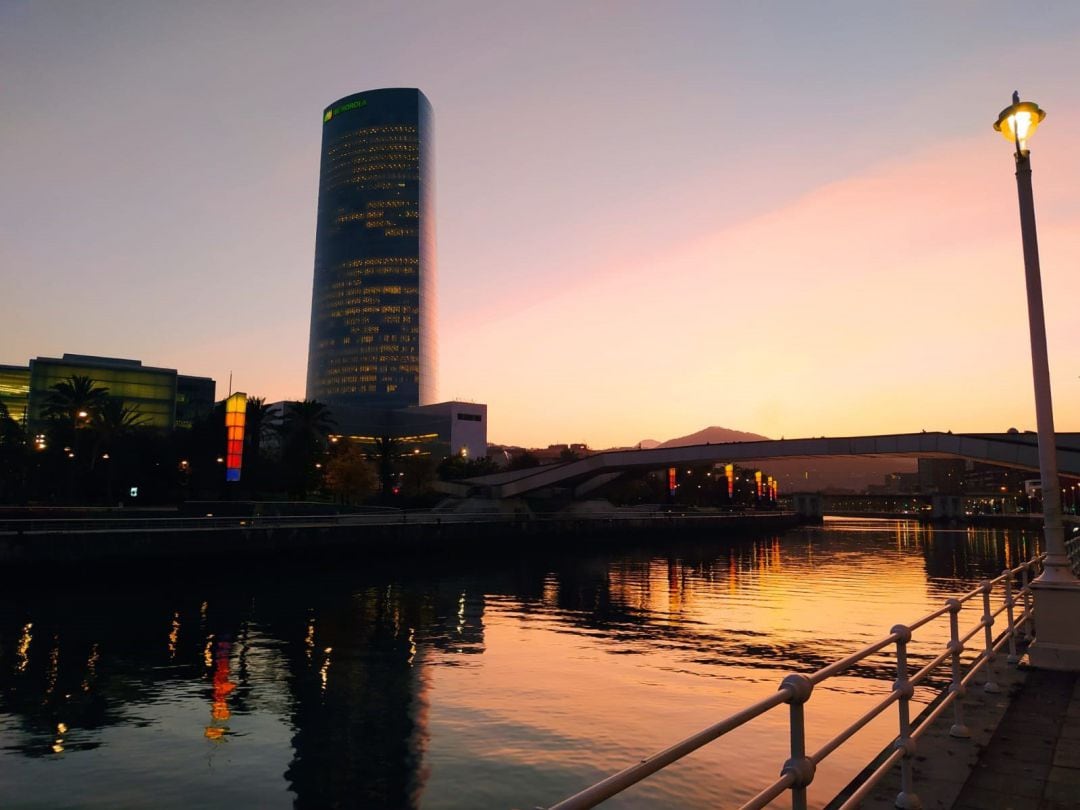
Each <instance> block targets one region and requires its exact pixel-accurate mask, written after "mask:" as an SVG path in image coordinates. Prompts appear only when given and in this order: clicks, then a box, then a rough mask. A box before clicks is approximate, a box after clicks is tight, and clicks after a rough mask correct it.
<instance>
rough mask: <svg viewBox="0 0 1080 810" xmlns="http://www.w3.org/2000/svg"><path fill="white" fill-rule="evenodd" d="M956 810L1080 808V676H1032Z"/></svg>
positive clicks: (1043, 672)
mask: <svg viewBox="0 0 1080 810" xmlns="http://www.w3.org/2000/svg"><path fill="white" fill-rule="evenodd" d="M953 808H954V810H988V809H989V808H1002V810H1005V808H1009V810H1065V808H1070V810H1075V809H1076V808H1080V676H1078V675H1077V674H1076V673H1065V672H1048V671H1046V670H1031V671H1029V672H1028V674H1027V678H1026V679H1025V681H1024V683H1023V684H1022V685H1021V687H1020V689H1019V691H1018V692H1017V693H1016V695H1015V696H1014V697H1013V699H1012V702H1011V703H1010V705H1009V708H1008V710H1007V711H1006V712H1005V716H1004V718H1002V720H1001V723H1000V724H999V725H998V727H997V730H996V731H995V732H994V736H993V737H992V738H991V740H990V744H989V745H988V746H987V747H986V748H985V749H983V750H982V751H981V752H980V755H979V759H978V762H977V763H976V765H975V769H974V770H973V771H972V773H971V775H970V776H969V777H968V779H967V781H966V782H965V783H964V786H963V788H962V789H961V790H960V795H959V796H958V797H957V798H956V802H955V803H954V804H953Z"/></svg>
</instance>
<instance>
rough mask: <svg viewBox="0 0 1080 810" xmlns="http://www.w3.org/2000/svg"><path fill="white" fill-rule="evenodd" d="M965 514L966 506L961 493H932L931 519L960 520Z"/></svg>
mask: <svg viewBox="0 0 1080 810" xmlns="http://www.w3.org/2000/svg"><path fill="white" fill-rule="evenodd" d="M963 516H964V507H963V503H962V502H961V498H960V496H959V495H931V496H930V519H931V520H935V521H937V520H943V521H947V520H960V519H961V518H962V517H963Z"/></svg>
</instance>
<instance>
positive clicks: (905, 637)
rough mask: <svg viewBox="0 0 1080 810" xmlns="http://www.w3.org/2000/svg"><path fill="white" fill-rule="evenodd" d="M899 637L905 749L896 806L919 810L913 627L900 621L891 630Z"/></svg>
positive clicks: (899, 743) (899, 742)
mask: <svg viewBox="0 0 1080 810" xmlns="http://www.w3.org/2000/svg"><path fill="white" fill-rule="evenodd" d="M889 632H890V633H891V634H893V635H895V636H897V639H896V682H895V683H894V684H893V691H894V692H896V693H897V694H899V695H900V700H899V702H898V703H897V706H898V707H899V710H900V736H898V737H897V738H896V747H897V748H899V749H901V750H903V752H904V758H903V759H902V760H900V793H899V794H897V796H896V806H897V807H899V808H901V810H919V808H921V807H922V801H920V800H919V797H918V795H916V793H915V774H914V771H913V768H914V764H913V762H912V757H914V756H915V741H914V740H913V739H911V696H912V695H914V694H915V687H914V686H913V685H912V683H911V681H910V680H908V665H907V645H908V642H909V641H911V629H910V628H908V627H907V626H906V625H903V624H898V625H896V626H895V627H893V628H892V630H890V631H889Z"/></svg>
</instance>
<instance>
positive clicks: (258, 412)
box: [244, 397, 274, 486]
mask: <svg viewBox="0 0 1080 810" xmlns="http://www.w3.org/2000/svg"><path fill="white" fill-rule="evenodd" d="M273 430H274V426H273V424H272V422H271V416H270V406H269V405H267V404H266V400H265V399H263V398H262V397H248V399H247V413H246V414H245V427H244V445H245V448H244V467H245V468H246V469H247V478H248V481H250V482H254V484H255V485H256V486H258V485H260V484H261V483H262V481H261V479H262V478H263V475H262V447H263V440H264V439H266V438H268V437H269V436H271V435H272V431H273Z"/></svg>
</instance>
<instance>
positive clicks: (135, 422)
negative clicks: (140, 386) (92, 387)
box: [90, 397, 150, 504]
mask: <svg viewBox="0 0 1080 810" xmlns="http://www.w3.org/2000/svg"><path fill="white" fill-rule="evenodd" d="M149 421H150V419H149V417H147V416H145V415H143V414H141V413H139V407H138V406H137V405H125V404H124V400H122V399H120V398H119V397H106V398H105V401H104V402H103V403H102V404H101V406H100V407H99V408H98V409H97V410H96V411H94V414H93V416H92V417H91V421H90V428H91V430H93V432H94V451H93V452H92V453H91V454H90V471H91V472H93V470H94V465H95V464H97V461H98V459H99V458H101V459H107V457H108V456H110V455H114V454H115V445H116V444H117V443H118V442H119V440H120V439H121V438H122V437H124V436H127V435H130V434H131V433H134V432H136V431H137V430H139V428H143V427H146V425H147V424H148V423H149ZM107 460H109V463H108V464H107V465H106V468H105V502H106V503H108V504H112V484H113V468H114V466H115V464H116V462H115V461H113V460H111V459H107Z"/></svg>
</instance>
